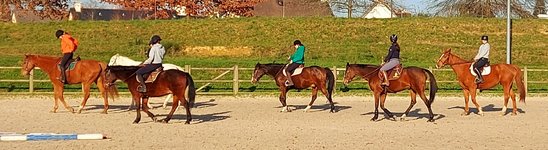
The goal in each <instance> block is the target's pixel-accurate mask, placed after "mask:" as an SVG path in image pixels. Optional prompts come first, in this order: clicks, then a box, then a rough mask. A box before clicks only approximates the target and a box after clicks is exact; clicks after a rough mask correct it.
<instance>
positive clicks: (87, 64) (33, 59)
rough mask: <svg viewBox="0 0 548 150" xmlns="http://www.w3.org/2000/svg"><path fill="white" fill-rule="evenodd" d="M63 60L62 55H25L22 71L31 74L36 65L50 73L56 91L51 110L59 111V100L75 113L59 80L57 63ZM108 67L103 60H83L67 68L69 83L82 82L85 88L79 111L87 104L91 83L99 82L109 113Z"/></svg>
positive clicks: (104, 110) (105, 106) (105, 109)
mask: <svg viewBox="0 0 548 150" xmlns="http://www.w3.org/2000/svg"><path fill="white" fill-rule="evenodd" d="M60 60H61V58H60V57H50V56H40V55H25V58H24V60H23V66H22V69H21V73H22V74H23V75H29V74H30V71H31V70H32V69H34V67H40V69H41V70H42V71H44V72H45V73H46V74H48V76H49V79H50V80H51V83H52V84H53V93H54V96H53V98H54V101H55V105H54V106H53V110H51V112H53V113H55V112H57V108H58V107H59V105H58V100H59V101H61V103H63V105H64V106H65V108H66V109H67V110H68V111H70V112H72V113H74V109H73V108H72V107H70V106H69V105H67V103H66V102H65V99H64V97H63V91H64V84H63V83H62V82H61V81H60V80H58V78H59V76H60V75H61V72H60V71H59V69H58V67H57V64H58V63H59V61H60ZM106 68H107V65H106V64H105V63H103V62H99V61H96V60H81V61H78V62H77V63H76V66H75V67H74V69H73V70H70V71H69V70H68V69H67V74H66V76H67V82H68V84H80V83H81V84H82V86H83V88H82V89H83V90H84V100H83V101H82V103H81V104H80V107H79V108H78V113H81V112H82V110H83V109H84V107H85V106H86V102H87V100H88V98H89V95H90V93H89V91H90V88H91V85H92V84H93V83H95V84H97V88H99V91H100V92H101V95H102V96H103V102H104V109H103V112H102V113H104V114H106V113H107V110H108V96H107V92H106V90H105V88H106V82H105V81H104V79H105V69H106ZM110 94H111V96H112V97H114V95H116V94H117V93H116V92H111V93H110Z"/></svg>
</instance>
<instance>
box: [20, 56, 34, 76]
mask: <svg viewBox="0 0 548 150" xmlns="http://www.w3.org/2000/svg"><path fill="white" fill-rule="evenodd" d="M31 57H33V56H32V55H29V54H25V58H23V64H22V65H21V75H24V76H28V75H30V71H31V70H32V69H34V67H35V66H36V64H35V63H34V61H33V60H32V59H31Z"/></svg>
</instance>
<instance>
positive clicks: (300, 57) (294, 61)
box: [285, 40, 305, 86]
mask: <svg viewBox="0 0 548 150" xmlns="http://www.w3.org/2000/svg"><path fill="white" fill-rule="evenodd" d="M293 46H294V47H295V49H296V51H295V53H294V54H293V55H291V56H290V57H289V65H287V68H286V69H285V73H286V74H287V81H286V82H285V85H286V86H292V85H293V80H291V72H293V71H294V70H295V69H297V68H298V67H299V66H300V65H304V50H305V48H304V45H303V44H302V43H301V41H299V40H295V41H294V42H293Z"/></svg>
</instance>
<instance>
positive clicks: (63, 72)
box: [59, 66, 68, 84]
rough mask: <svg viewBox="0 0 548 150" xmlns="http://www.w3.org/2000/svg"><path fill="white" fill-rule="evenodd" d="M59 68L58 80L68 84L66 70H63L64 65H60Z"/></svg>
mask: <svg viewBox="0 0 548 150" xmlns="http://www.w3.org/2000/svg"><path fill="white" fill-rule="evenodd" d="M60 67H61V69H60V72H61V77H60V79H59V80H61V83H63V84H68V83H67V75H66V70H65V67H64V66H60Z"/></svg>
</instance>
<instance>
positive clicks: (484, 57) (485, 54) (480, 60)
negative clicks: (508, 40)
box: [474, 35, 491, 84]
mask: <svg viewBox="0 0 548 150" xmlns="http://www.w3.org/2000/svg"><path fill="white" fill-rule="evenodd" d="M481 42H482V44H481V46H480V47H479V50H478V54H477V55H476V57H474V72H475V73H476V83H477V84H479V83H483V77H482V75H481V71H482V70H481V69H482V68H483V67H484V66H485V65H486V64H487V63H489V49H491V45H489V43H488V37H487V35H483V36H481Z"/></svg>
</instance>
